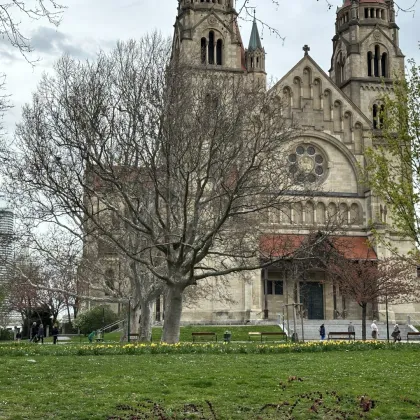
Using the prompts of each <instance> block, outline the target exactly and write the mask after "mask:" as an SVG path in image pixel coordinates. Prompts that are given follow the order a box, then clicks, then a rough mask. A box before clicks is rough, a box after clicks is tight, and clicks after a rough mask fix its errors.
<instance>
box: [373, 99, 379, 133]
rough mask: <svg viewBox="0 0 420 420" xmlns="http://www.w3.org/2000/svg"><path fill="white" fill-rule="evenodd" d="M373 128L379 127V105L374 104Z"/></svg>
mask: <svg viewBox="0 0 420 420" xmlns="http://www.w3.org/2000/svg"><path fill="white" fill-rule="evenodd" d="M372 112H373V115H372V116H373V128H375V129H377V128H378V125H379V124H378V105H376V104H374V105H373V110H372Z"/></svg>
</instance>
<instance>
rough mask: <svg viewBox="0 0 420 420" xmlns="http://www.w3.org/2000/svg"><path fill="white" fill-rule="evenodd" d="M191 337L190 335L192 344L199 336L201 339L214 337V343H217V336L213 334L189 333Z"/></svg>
mask: <svg viewBox="0 0 420 420" xmlns="http://www.w3.org/2000/svg"><path fill="white" fill-rule="evenodd" d="M191 335H192V341H193V343H194V341H195V339H196V337H200V336H203V337H214V339H215V341H217V335H216V333H215V332H193V333H191Z"/></svg>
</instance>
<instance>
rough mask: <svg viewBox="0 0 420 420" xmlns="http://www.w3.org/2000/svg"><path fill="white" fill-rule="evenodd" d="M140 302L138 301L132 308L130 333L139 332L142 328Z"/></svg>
mask: <svg viewBox="0 0 420 420" xmlns="http://www.w3.org/2000/svg"><path fill="white" fill-rule="evenodd" d="M140 314H141V309H140V303H137V304H136V305H135V306H134V307H133V306H132V307H131V308H130V334H138V333H139V330H140V323H139V319H140Z"/></svg>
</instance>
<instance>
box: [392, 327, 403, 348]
mask: <svg viewBox="0 0 420 420" xmlns="http://www.w3.org/2000/svg"><path fill="white" fill-rule="evenodd" d="M391 336H392V338H393V339H394V343H395V342H397V341H401V331H400V327H399V326H398V324H395V327H394V331H392V334H391Z"/></svg>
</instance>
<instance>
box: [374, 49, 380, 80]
mask: <svg viewBox="0 0 420 420" xmlns="http://www.w3.org/2000/svg"><path fill="white" fill-rule="evenodd" d="M380 58H381V54H380V51H379V45H375V57H374V61H373V69H374V70H373V71H374V75H375V77H379V62H380Z"/></svg>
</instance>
